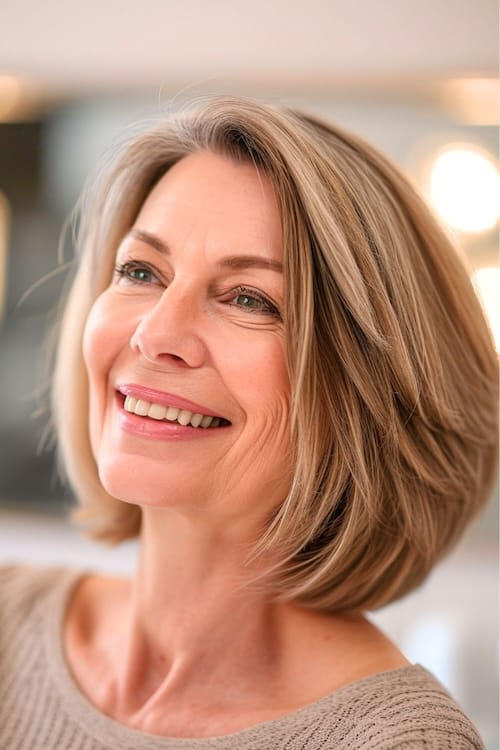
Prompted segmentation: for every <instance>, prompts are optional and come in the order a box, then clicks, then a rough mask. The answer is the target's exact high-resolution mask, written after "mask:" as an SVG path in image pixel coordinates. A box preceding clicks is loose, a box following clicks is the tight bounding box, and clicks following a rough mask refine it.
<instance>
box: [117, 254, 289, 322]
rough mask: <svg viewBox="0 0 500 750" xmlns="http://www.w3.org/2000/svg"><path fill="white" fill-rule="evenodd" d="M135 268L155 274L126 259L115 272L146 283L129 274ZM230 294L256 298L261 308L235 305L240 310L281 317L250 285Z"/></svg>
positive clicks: (132, 281)
mask: <svg viewBox="0 0 500 750" xmlns="http://www.w3.org/2000/svg"><path fill="white" fill-rule="evenodd" d="M135 270H142V271H144V270H145V271H147V273H150V274H151V275H152V276H156V273H155V271H154V270H153V269H152V268H150V266H149V265H148V264H147V263H143V262H141V263H138V262H137V261H127V262H126V263H123V264H120V265H117V266H116V267H115V273H116V275H117V276H118V277H119V278H120V279H125V280H126V281H128V282H129V283H131V284H148V283H149V282H148V281H145V280H140V279H135V278H133V277H132V276H131V273H132V272H133V271H135ZM230 293H231V295H233V297H239V296H244V297H248V298H249V299H255V300H257V301H258V302H259V303H260V304H261V305H262V308H261V309H256V308H252V307H249V308H245V307H244V306H242V305H235V306H236V307H239V308H240V309H241V310H246V311H247V312H250V313H251V312H258V313H263V314H266V315H274V316H275V317H277V318H281V313H280V311H279V310H278V308H277V307H276V305H275V304H274V303H273V302H271V300H270V299H268V298H267V297H266V296H264V295H263V294H262V293H260V292H257V291H256V290H255V289H252V288H251V287H246V286H237V287H236V288H235V289H232V290H231V292H230Z"/></svg>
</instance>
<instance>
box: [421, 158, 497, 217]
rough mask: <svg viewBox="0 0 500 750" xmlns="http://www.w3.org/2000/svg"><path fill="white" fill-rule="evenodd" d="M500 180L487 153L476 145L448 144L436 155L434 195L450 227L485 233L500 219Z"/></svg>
mask: <svg viewBox="0 0 500 750" xmlns="http://www.w3.org/2000/svg"><path fill="white" fill-rule="evenodd" d="M499 188H500V185H499V179H498V172H497V169H496V165H495V164H494V163H493V160H492V159H491V157H490V156H489V154H488V153H487V152H484V151H483V150H482V149H479V148H477V147H476V146H473V145H456V146H448V147H447V148H446V149H445V150H443V151H441V153H440V154H439V155H438V157H437V158H436V160H435V162H434V165H433V167H432V171H431V177H430V198H431V201H432V203H433V205H434V208H435V209H436V211H437V212H438V214H439V215H440V216H441V218H442V219H443V221H445V222H446V223H447V224H448V225H449V226H451V227H453V228H454V229H459V230H461V231H462V232H483V231H485V230H487V229H491V228H492V227H493V226H495V223H496V222H497V219H498V199H499Z"/></svg>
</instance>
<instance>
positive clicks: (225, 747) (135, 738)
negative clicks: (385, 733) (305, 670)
mask: <svg viewBox="0 0 500 750" xmlns="http://www.w3.org/2000/svg"><path fill="white" fill-rule="evenodd" d="M60 573H61V579H60V580H59V581H58V582H57V584H56V586H55V588H54V589H53V591H52V592H51V602H50V604H49V606H46V607H44V639H43V640H44V648H45V653H46V657H47V663H48V670H49V674H50V677H51V679H52V683H53V686H54V688H55V689H56V690H57V693H58V694H59V698H60V700H61V705H62V708H63V710H64V711H65V712H66V713H67V714H68V716H69V717H71V719H72V720H73V721H76V722H77V723H78V724H79V725H80V726H81V727H82V729H83V730H84V731H85V732H86V733H87V734H90V735H91V736H92V737H94V738H95V739H96V740H98V741H99V742H100V743H101V745H106V746H109V748H110V750H115V748H116V746H117V743H120V744H119V747H120V748H122V750H136V748H137V747H138V745H139V746H141V747H147V748H148V750H173V749H174V748H176V749H178V750H188V749H189V748H192V749H193V750H208V749H209V748H211V749H212V750H230V749H231V750H232V748H234V747H237V746H239V745H241V746H242V747H243V746H245V743H246V746H248V743H249V742H250V741H256V740H259V739H260V740H265V739H266V738H269V736H270V734H275V733H276V732H277V731H279V728H280V727H281V726H284V725H287V729H288V730H292V729H299V728H300V727H301V726H302V725H303V722H302V717H303V715H304V714H305V713H307V714H309V717H310V715H311V714H316V715H317V716H320V715H321V714H323V713H325V712H326V711H329V712H330V711H331V709H332V708H333V707H334V706H335V705H337V706H338V704H339V703H341V702H343V701H344V702H345V698H346V696H347V695H349V694H352V693H356V692H359V691H362V690H363V688H364V687H365V686H366V687H368V686H370V687H371V690H372V691H373V688H374V685H376V683H377V682H379V681H381V680H382V681H384V682H387V680H388V679H391V678H392V679H396V680H398V681H399V680H400V679H401V678H403V679H404V678H405V677H406V678H407V679H412V680H415V678H416V677H417V676H419V677H420V678H422V677H424V676H425V678H426V679H429V678H430V677H431V675H430V673H429V672H428V671H427V670H426V669H425V668H424V667H422V666H421V665H418V664H410V665H407V666H402V667H398V668H396V669H392V670H388V671H385V672H379V673H377V674H374V675H370V676H368V677H364V678H362V679H360V680H356V681H355V682H351V683H349V684H347V685H344V686H343V687H340V688H337V689H336V690H335V691H333V692H332V693H329V694H327V695H325V696H323V697H321V698H319V699H318V700H316V701H313V702H312V703H308V704H306V705H304V706H303V707H301V708H299V709H296V710H294V711H291V712H289V713H287V714H283V715H282V716H278V717H276V718H274V719H269V720H266V721H263V722H260V723H258V724H254V725H251V726H249V727H246V728H244V729H240V730H238V731H236V732H232V733H231V734H224V735H218V736H214V737H197V738H188V737H179V738H177V737H164V736H161V735H157V734H150V733H148V732H143V731H140V730H137V729H133V728H132V727H129V726H128V725H126V724H123V723H121V722H119V721H117V720H116V719H113V718H112V717H110V716H107V715H106V714H104V713H102V712H101V711H99V709H98V708H97V707H96V706H94V704H93V703H92V702H91V701H90V700H89V699H88V698H87V696H86V695H85V694H84V693H83V692H82V691H81V690H80V688H79V686H78V684H77V682H76V680H75V678H74V677H73V674H72V672H71V670H70V667H69V664H68V663H67V660H66V656H65V653H64V635H63V627H64V619H65V615H66V610H67V606H68V604H69V601H70V598H71V595H72V592H73V591H74V589H75V587H76V585H77V584H78V583H80V582H81V580H82V579H83V578H85V577H86V576H91V575H96V573H95V572H94V571H91V570H74V569H62V570H61V571H60ZM410 675H411V677H410ZM141 743H142V744H141Z"/></svg>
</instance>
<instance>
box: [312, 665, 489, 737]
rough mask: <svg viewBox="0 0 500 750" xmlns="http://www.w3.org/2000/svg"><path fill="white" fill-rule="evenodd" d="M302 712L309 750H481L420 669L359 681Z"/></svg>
mask: <svg viewBox="0 0 500 750" xmlns="http://www.w3.org/2000/svg"><path fill="white" fill-rule="evenodd" d="M304 711H305V712H308V713H309V714H310V715H309V717H308V721H307V722H306V723H307V724H308V726H309V730H308V732H309V735H308V740H309V741H308V743H307V744H306V745H305V747H307V750H320V748H321V749H322V750H326V749H327V748H330V747H331V748H335V750H347V748H363V750H484V746H483V743H482V742H481V739H480V737H479V735H478V733H477V731H476V729H475V728H474V726H473V724H472V723H471V721H470V720H469V719H468V717H467V716H466V715H465V714H464V712H463V711H462V709H461V708H460V707H459V706H458V705H457V703H456V702H455V701H454V700H453V698H452V697H451V696H450V694H449V693H448V692H447V691H446V690H445V688H444V687H443V686H442V685H441V684H440V683H439V682H438V681H437V680H436V678H435V677H434V676H433V675H432V674H431V673H430V672H428V671H427V670H426V669H424V668H423V667H420V666H418V665H417V666H409V667H403V668H400V669H395V670H392V671H390V672H386V673H381V674H378V675H373V676H372V677H368V678H366V679H363V680H359V681H357V682H355V683H352V684H351V685H347V686H346V687H345V688H342V689H340V690H338V691H336V692H335V693H332V694H331V696H327V697H326V698H324V699H323V700H321V701H318V702H317V703H316V704H314V705H313V706H310V707H306V708H305V709H304ZM313 727H314V729H313V731H312V733H311V728H313Z"/></svg>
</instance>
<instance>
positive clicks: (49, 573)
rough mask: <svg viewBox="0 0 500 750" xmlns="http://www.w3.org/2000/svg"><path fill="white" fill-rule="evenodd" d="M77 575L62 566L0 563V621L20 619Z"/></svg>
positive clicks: (76, 572) (33, 610)
mask: <svg viewBox="0 0 500 750" xmlns="http://www.w3.org/2000/svg"><path fill="white" fill-rule="evenodd" d="M79 575H80V573H79V572H78V571H76V570H72V569H69V568H64V567H36V566H33V565H24V564H13V565H0V621H2V622H3V623H5V621H6V620H20V621H21V620H24V619H25V618H26V617H28V616H29V615H30V613H33V612H35V611H36V610H38V609H39V607H40V606H41V605H42V604H44V605H45V604H47V600H48V598H50V597H51V596H52V595H54V594H55V593H56V592H58V591H60V590H61V589H62V588H63V587H65V586H66V585H67V584H69V583H70V581H71V580H73V579H74V578H77V577H78V576H79ZM0 631H1V628H0Z"/></svg>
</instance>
